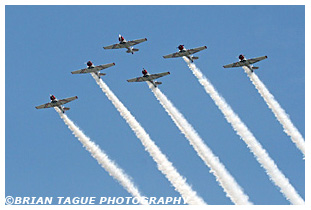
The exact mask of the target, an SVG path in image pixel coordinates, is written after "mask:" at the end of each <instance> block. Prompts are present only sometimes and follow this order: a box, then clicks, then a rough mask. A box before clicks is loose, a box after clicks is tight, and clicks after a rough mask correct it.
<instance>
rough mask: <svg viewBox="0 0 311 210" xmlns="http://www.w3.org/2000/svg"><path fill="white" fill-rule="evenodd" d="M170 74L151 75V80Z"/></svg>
mask: <svg viewBox="0 0 311 210" xmlns="http://www.w3.org/2000/svg"><path fill="white" fill-rule="evenodd" d="M169 74H170V72H163V73H159V74H151V75H149V80H154V79H158V78H160V77H164V76H166V75H169Z"/></svg>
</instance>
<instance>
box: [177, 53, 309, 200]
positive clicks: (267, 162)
mask: <svg viewBox="0 0 311 210" xmlns="http://www.w3.org/2000/svg"><path fill="white" fill-rule="evenodd" d="M183 59H184V60H185V61H186V63H187V64H188V66H189V68H190V70H191V71H192V73H193V74H194V75H195V76H196V77H197V78H198V80H199V82H200V84H201V85H202V86H203V87H204V89H205V91H206V92H207V93H208V94H209V95H210V96H211V98H212V99H213V101H214V102H215V104H216V105H217V106H218V108H219V109H220V110H221V112H222V113H223V114H224V116H225V118H226V120H227V121H228V122H229V123H230V124H231V126H232V127H233V129H234V130H235V131H236V132H237V134H238V135H239V136H240V137H241V139H242V140H243V141H244V142H245V143H246V144H247V146H248V148H249V149H250V150H251V152H252V153H253V154H254V155H255V157H256V159H257V161H258V162H259V163H260V164H261V166H262V167H263V168H264V169H265V171H266V173H267V175H268V176H269V177H270V179H271V180H272V181H273V183H274V184H275V185H276V186H278V187H279V188H280V191H281V192H282V193H283V195H284V196H285V198H286V199H288V200H289V201H290V202H291V203H292V204H299V205H304V200H303V199H302V198H301V197H300V195H299V194H298V193H297V192H296V190H295V188H294V187H293V186H292V185H291V184H290V183H289V180H288V179H287V178H286V177H285V176H284V174H283V173H282V172H281V171H280V170H279V169H278V167H277V165H276V164H275V163H274V161H273V160H272V159H271V158H270V156H269V154H268V153H267V151H266V150H265V149H263V147H262V146H261V144H260V143H259V142H258V141H257V139H256V138H255V137H254V135H253V134H252V133H251V132H250V131H249V129H248V128H247V127H246V125H245V124H244V123H243V122H242V121H241V119H240V118H239V117H238V115H237V114H235V113H234V111H233V110H232V108H231V107H230V106H229V104H227V102H226V101H225V99H224V98H222V97H221V96H220V95H219V93H218V92H217V90H216V89H215V88H214V86H213V85H212V84H211V83H210V82H209V81H208V79H207V78H206V77H205V76H204V75H203V74H202V72H201V71H200V70H199V69H198V68H197V67H196V66H195V64H193V63H190V61H189V60H188V59H187V58H186V57H183Z"/></svg>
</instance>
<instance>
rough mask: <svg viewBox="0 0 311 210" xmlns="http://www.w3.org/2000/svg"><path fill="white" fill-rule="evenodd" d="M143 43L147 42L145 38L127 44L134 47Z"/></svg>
mask: <svg viewBox="0 0 311 210" xmlns="http://www.w3.org/2000/svg"><path fill="white" fill-rule="evenodd" d="M145 41H147V39H146V38H143V39H136V40H133V41H128V42H127V44H128V45H130V46H134V45H137V44H139V43H142V42H145Z"/></svg>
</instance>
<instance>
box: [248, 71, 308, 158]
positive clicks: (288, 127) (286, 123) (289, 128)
mask: <svg viewBox="0 0 311 210" xmlns="http://www.w3.org/2000/svg"><path fill="white" fill-rule="evenodd" d="M243 69H244V70H245V72H246V73H247V76H248V77H249V79H250V80H251V81H252V83H253V84H254V85H255V87H256V89H257V90H258V92H259V94H260V95H261V97H262V98H263V99H264V100H265V101H266V103H267V105H268V107H269V108H270V109H271V110H272V112H273V114H274V115H275V117H276V119H277V120H278V121H279V122H280V123H281V125H282V126H283V129H284V132H285V133H286V134H287V135H288V136H290V138H291V139H292V141H293V142H294V143H295V144H296V146H297V147H298V149H300V151H301V152H302V153H303V154H304V155H305V141H304V139H303V137H302V135H301V134H300V132H299V131H298V129H297V128H296V127H295V126H294V124H293V123H292V122H291V120H290V118H289V116H288V115H287V114H286V112H285V110H284V109H282V107H281V106H280V104H279V103H278V102H277V101H276V99H275V98H274V96H273V95H272V94H271V93H270V92H269V90H268V89H267V87H266V86H265V85H264V84H263V83H262V82H261V80H260V79H259V78H258V76H257V75H256V74H255V73H251V72H250V70H249V69H248V67H246V66H243Z"/></svg>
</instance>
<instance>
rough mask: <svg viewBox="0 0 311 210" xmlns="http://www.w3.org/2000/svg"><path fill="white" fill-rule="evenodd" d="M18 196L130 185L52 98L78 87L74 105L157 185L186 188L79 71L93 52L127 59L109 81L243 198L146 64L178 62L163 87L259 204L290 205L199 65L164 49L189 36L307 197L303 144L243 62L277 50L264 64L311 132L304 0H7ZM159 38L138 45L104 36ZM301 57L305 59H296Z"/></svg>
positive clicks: (183, 159) (186, 172)
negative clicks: (188, 2) (268, 2)
mask: <svg viewBox="0 0 311 210" xmlns="http://www.w3.org/2000/svg"><path fill="white" fill-rule="evenodd" d="M5 12H6V16H5V18H6V20H5V35H6V40H5V44H6V48H5V55H6V57H5V63H6V66H5V132H6V136H5V194H6V196H8V195H11V196H28V197H34V196H36V197H40V196H55V197H56V196H71V197H74V196H95V197H103V196H116V197H118V196H123V197H126V196H130V195H129V194H128V193H127V191H126V190H124V189H123V188H122V187H121V186H120V185H119V184H118V183H117V182H116V181H115V180H113V179H112V177H110V176H109V174H108V173H107V172H106V171H104V169H102V168H101V166H99V165H98V164H97V162H96V161H95V160H94V159H93V158H92V157H91V156H90V154H89V153H88V152H87V151H86V150H85V149H84V148H83V147H82V145H81V143H80V142H79V141H78V140H77V139H76V138H75V137H74V136H73V135H72V134H71V132H70V131H69V129H68V128H67V126H66V125H65V124H64V123H63V121H62V120H61V119H60V118H59V116H58V114H57V113H56V112H55V111H54V110H53V109H46V110H36V109H35V106H37V105H40V104H43V103H46V102H48V101H49V94H55V96H56V97H58V98H65V97H70V96H75V95H77V96H78V97H79V99H78V100H76V101H74V102H72V103H70V104H69V105H68V106H69V107H70V108H71V110H70V111H68V112H67V115H68V117H69V118H70V119H71V120H73V121H74V122H75V123H76V124H77V125H78V126H79V127H80V128H81V129H82V130H83V131H84V133H85V134H86V135H87V136H89V137H90V138H91V139H92V140H93V141H94V142H96V144H98V145H99V146H100V147H101V149H102V150H104V151H105V152H106V153H107V154H108V155H109V157H110V158H111V159H113V160H114V161H115V162H116V163H117V164H118V165H119V166H120V167H121V168H122V169H124V171H125V172H126V173H127V174H128V175H129V176H131V177H132V180H133V181H134V183H135V184H136V185H137V186H138V187H139V189H140V191H141V192H142V194H143V195H146V196H156V197H159V196H179V194H178V193H177V192H176V191H174V188H173V187H172V186H171V184H170V183H169V182H168V180H167V179H166V178H165V177H164V176H163V175H162V174H161V172H159V171H158V169H157V167H156V164H155V162H154V161H153V160H152V158H151V157H150V156H149V154H148V153H147V152H146V151H145V150H144V148H143V146H142V144H141V143H140V141H139V139H137V138H136V136H135V134H134V133H133V132H132V130H131V129H130V127H129V126H128V125H127V124H126V122H125V121H124V120H123V118H122V117H121V116H120V115H119V113H118V111H117V110H116V109H115V108H114V106H113V105H112V104H111V102H110V101H109V100H108V99H107V98H106V96H105V95H104V94H103V93H102V91H101V90H100V88H99V87H98V85H97V84H96V83H95V81H94V79H93V78H92V77H91V76H90V75H71V73H70V72H71V71H73V70H78V69H81V68H84V67H85V62H86V61H88V60H91V61H92V62H93V63H94V64H95V65H99V64H105V63H110V62H115V63H116V66H114V67H111V68H109V69H107V70H105V71H103V72H104V73H107V75H106V76H104V77H103V80H104V81H105V82H106V83H107V85H108V86H109V87H110V88H111V90H112V91H113V92H114V93H115V94H116V95H117V97H118V98H119V99H120V100H121V101H122V102H123V104H124V105H125V106H126V107H127V108H128V109H129V110H130V111H131V113H132V114H133V115H134V116H135V117H136V119H137V120H138V121H139V122H140V123H141V125H142V126H143V127H144V128H145V130H146V131H147V132H148V133H149V135H150V137H151V138H152V139H153V140H154V141H155V143H156V144H157V145H158V146H159V147H160V148H161V150H162V152H163V153H164V154H166V156H167V157H168V158H169V160H170V161H171V162H172V163H173V164H174V166H175V167H176V168H177V170H178V171H179V172H180V173H181V174H182V175H183V176H184V177H186V178H187V181H188V183H189V184H190V185H191V186H192V188H193V189H194V190H195V191H197V192H198V194H199V195H200V196H201V197H202V198H203V199H204V200H205V201H206V202H207V203H208V204H232V202H231V201H230V199H229V198H227V197H226V196H225V193H224V192H223V190H222V188H221V187H220V186H219V185H218V183H217V182H216V181H215V177H214V176H213V175H212V174H211V173H209V168H207V167H206V166H205V165H204V163H203V161H202V160H201V159H200V158H199V157H198V156H197V155H196V153H195V151H194V150H193V148H192V147H191V146H190V145H189V143H188V140H187V139H186V138H185V137H184V136H183V135H182V134H181V132H180V131H179V130H178V128H177V127H176V126H175V124H174V123H173V122H172V121H171V119H170V117H169V116H168V115H167V113H166V112H165V111H164V109H163V108H162V106H161V105H160V104H159V103H158V102H157V101H156V99H155V97H154V95H153V94H152V92H151V91H150V90H149V88H148V86H147V84H145V83H137V84H136V83H127V82H126V80H127V79H129V78H133V77H136V76H140V75H141V70H142V68H143V67H144V68H146V69H147V70H148V71H149V72H150V73H158V72H164V71H170V72H171V75H169V76H166V77H164V78H162V79H160V81H162V82H163V84H162V85H161V86H160V89H161V90H162V92H163V93H164V94H165V95H166V96H167V97H168V98H169V99H170V100H171V101H172V102H173V103H174V105H175V106H176V107H177V108H178V109H179V110H180V111H181V113H183V115H184V116H185V117H186V118H187V120H188V121H189V122H190V123H191V124H192V126H193V127H194V128H195V129H196V130H197V132H198V133H199V134H200V136H201V137H202V139H203V140H204V141H205V143H206V144H207V145H208V146H209V147H210V148H211V149H212V151H213V152H214V154H215V155H217V156H218V157H219V158H220V160H221V162H222V163H223V164H224V165H225V166H226V168H227V169H228V171H229V172H230V173H231V174H232V175H233V177H234V178H235V179H236V181H237V182H238V183H239V184H240V185H241V187H242V188H243V189H244V191H245V193H246V194H247V195H248V196H249V197H250V200H251V201H252V202H253V203H255V204H285V205H286V204H289V203H288V201H286V199H285V198H284V197H283V196H282V194H281V193H280V192H279V189H277V188H276V187H275V186H274V184H272V183H271V182H270V181H269V178H268V176H267V175H266V174H265V172H264V170H263V169H262V168H261V167H260V166H259V164H258V163H257V161H256V160H255V158H254V157H253V154H251V153H250V152H249V149H248V148H247V147H246V145H245V143H244V142H243V141H242V140H241V139H240V138H239V136H238V135H236V134H235V132H234V131H233V129H232V128H231V126H230V125H229V124H228V123H227V121H226V120H225V119H224V117H223V115H222V113H221V112H220V110H218V108H217V107H216V105H215V104H214V102H213V101H212V99H211V98H210V97H209V96H208V95H207V94H206V93H205V91H204V89H203V87H202V86H201V85H200V84H199V83H198V81H197V79H196V78H195V77H194V76H193V75H192V73H191V71H190V70H189V68H188V66H187V65H186V63H185V62H184V61H183V59H181V58H180V59H163V58H162V56H163V55H166V54H169V53H173V52H175V51H176V50H177V49H176V47H177V46H178V45H179V44H184V45H185V47H186V48H194V47H199V46H203V45H206V46H207V47H208V49H207V50H205V51H202V52H200V53H198V54H196V55H197V56H199V57H200V59H199V60H197V61H196V65H197V67H198V68H200V69H201V71H202V72H203V73H204V74H205V75H206V76H207V77H208V78H209V79H210V81H211V82H212V84H213V85H214V86H215V87H216V89H217V90H218V91H219V93H220V94H221V95H222V96H223V97H224V98H225V99H226V101H227V102H228V104H230V105H231V107H232V108H233V110H234V111H235V112H236V113H237V114H238V115H239V116H240V118H241V119H242V121H243V122H244V123H245V124H246V125H247V126H248V128H249V129H250V130H251V132H252V133H253V134H254V136H255V137H256V138H257V140H258V141H259V142H260V143H261V144H262V145H263V147H264V148H265V149H266V150H267V151H268V153H269V154H270V156H271V158H272V159H273V160H274V161H275V162H276V164H277V165H278V167H279V169H280V170H281V171H282V172H283V173H284V174H285V176H286V177H287V178H288V179H289V180H290V182H291V184H292V185H293V186H294V187H295V189H296V190H297V192H298V193H299V194H300V195H301V196H302V197H303V198H304V197H305V181H304V180H305V175H304V174H305V167H304V160H303V159H302V158H303V157H302V154H301V152H300V151H299V150H298V149H297V148H296V146H295V145H294V144H293V143H292V141H291V140H290V138H289V137H288V136H287V135H286V134H285V133H284V132H283V131H282V126H281V125H280V124H279V122H278V121H277V120H276V119H275V117H274V115H273V113H272V112H271V111H270V109H268V107H267V105H266V103H265V102H264V100H263V99H262V98H261V97H260V95H259V94H258V92H257V90H256V89H255V87H254V86H253V85H252V84H251V82H250V81H249V78H248V77H247V76H246V74H245V73H244V71H243V69H242V68H235V69H224V68H222V66H223V65H224V64H229V63H232V62H235V61H237V56H238V55H239V54H241V53H243V54H245V56H246V57H247V58H251V57H257V56H262V55H267V56H268V59H266V60H264V61H262V62H260V63H258V66H259V67H260V68H259V70H257V71H256V74H257V75H258V76H259V78H260V79H261V80H262V81H263V82H264V83H265V85H266V86H267V87H268V89H269V90H270V92H271V93H272V94H273V95H274V96H275V98H276V99H277V101H278V102H279V103H280V104H281V106H282V107H283V108H284V109H285V110H286V112H287V114H289V115H290V118H291V120H292V122H293V123H294V124H295V126H296V127H297V128H298V130H299V131H300V132H301V134H302V135H303V136H305V59H304V58H305V28H304V27H305V7H304V6H6V8H5ZM118 34H122V35H123V36H124V37H125V39H127V40H133V39H138V38H145V37H146V38H147V39H148V41H147V42H144V43H142V44H140V45H138V46H137V48H139V49H140V51H139V52H137V53H135V54H134V55H131V54H127V53H125V50H124V49H121V50H104V49H103V48H102V47H103V46H106V45H110V44H113V43H116V42H117V38H118ZM293 61H299V62H293Z"/></svg>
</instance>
